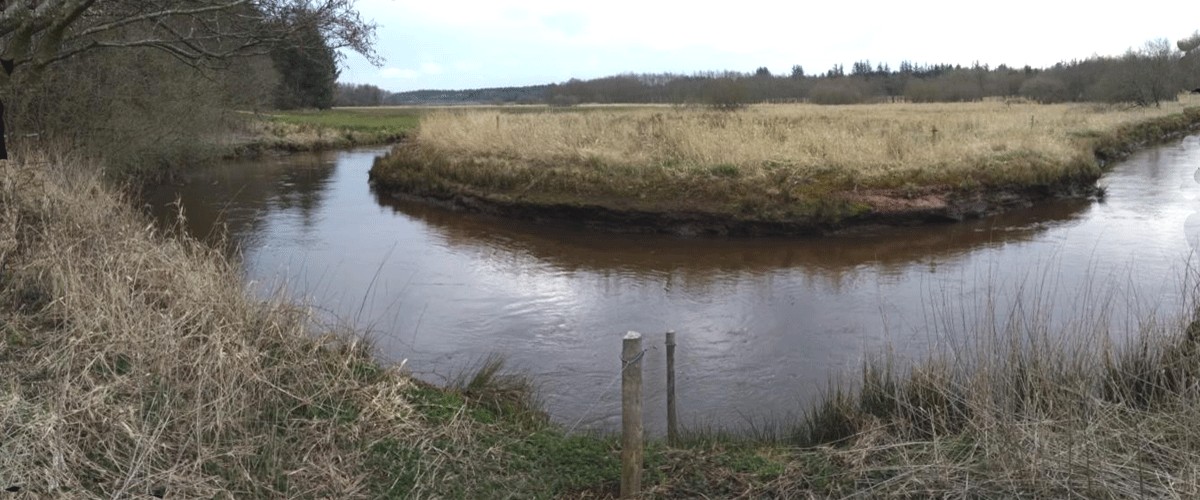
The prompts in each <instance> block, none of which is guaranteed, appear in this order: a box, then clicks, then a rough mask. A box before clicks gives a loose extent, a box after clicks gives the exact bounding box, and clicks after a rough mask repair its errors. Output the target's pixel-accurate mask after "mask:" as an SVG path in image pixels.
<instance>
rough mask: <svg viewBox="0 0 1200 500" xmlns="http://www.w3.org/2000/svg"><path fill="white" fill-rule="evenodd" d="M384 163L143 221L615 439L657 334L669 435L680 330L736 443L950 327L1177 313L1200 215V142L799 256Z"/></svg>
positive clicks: (683, 400)
mask: <svg viewBox="0 0 1200 500" xmlns="http://www.w3.org/2000/svg"><path fill="white" fill-rule="evenodd" d="M382 152H383V150H381V149H367V150H357V151H350V152H342V153H332V154H326V155H296V156H288V157H283V158H275V159H268V160H264V161H259V162H252V163H246V162H242V163H231V164H228V165H224V166H222V167H221V168H218V169H214V170H213V171H211V172H205V173H203V174H199V175H197V176H196V178H194V179H191V181H190V182H189V183H187V184H185V185H182V186H164V187H163V188H162V189H161V190H159V191H156V192H154V193H151V195H150V196H149V197H148V198H147V202H148V203H149V204H150V205H152V206H153V207H155V209H156V213H158V214H159V217H161V218H162V220H163V221H164V223H168V222H169V221H171V220H173V214H174V213H175V211H174V210H173V208H172V207H171V204H172V201H173V200H175V199H176V198H177V197H178V198H179V199H180V201H181V203H182V205H183V207H184V211H185V213H186V215H187V221H186V227H187V229H188V230H189V231H190V232H191V233H192V234H196V235H201V236H204V235H208V234H211V233H212V232H213V231H214V230H213V229H212V228H213V227H214V225H217V226H220V225H223V226H224V227H225V228H227V234H228V239H229V242H230V243H231V244H232V245H234V246H236V247H237V248H240V249H241V252H242V254H243V256H244V259H245V261H246V263H247V266H246V267H247V274H248V279H251V280H255V281H257V282H260V283H265V284H266V285H265V286H266V287H268V288H270V287H273V286H276V285H279V284H282V285H283V286H286V289H287V290H289V291H290V292H291V293H293V294H297V295H303V296H305V297H308V298H310V299H311V300H313V301H314V302H315V303H316V304H318V305H319V306H321V307H322V308H324V309H326V310H328V311H329V312H330V313H331V314H332V315H334V316H336V317H338V318H341V319H344V320H348V321H355V322H357V323H359V324H360V325H363V326H365V327H368V328H369V329H370V330H371V331H372V332H373V335H374V337H375V339H376V341H377V344H378V346H379V348H380V350H381V355H382V356H383V357H385V358H387V359H392V360H399V359H408V360H409V363H408V366H409V367H411V368H412V369H413V370H414V371H415V372H416V373H417V374H418V375H420V376H422V377H426V378H429V379H433V380H435V381H438V380H439V379H443V378H448V377H453V376H455V375H457V373H458V371H459V370H461V369H462V368H463V367H464V366H466V365H469V364H471V363H473V362H477V361H478V360H480V359H482V358H484V357H485V356H486V355H488V354H489V353H500V354H504V355H506V356H507V357H508V358H509V360H510V363H512V364H513V365H515V366H516V367H518V368H520V369H522V370H524V371H526V372H528V373H531V374H532V375H533V376H534V378H535V379H536V380H537V381H538V382H539V383H540V384H541V386H542V392H543V399H544V400H545V401H546V403H547V405H548V407H549V409H550V410H551V411H552V413H553V414H554V416H555V417H556V418H558V419H559V420H560V421H562V422H564V423H567V424H568V425H571V424H574V423H576V422H579V423H580V427H604V428H612V427H614V426H615V419H617V418H619V417H618V416H619V408H618V406H617V405H618V402H617V398H616V397H615V395H616V392H615V391H616V390H617V389H616V385H615V377H616V375H617V370H618V368H619V366H620V365H619V363H620V362H619V354H620V338H621V336H622V335H623V334H624V333H625V332H626V331H627V330H638V331H641V332H643V333H645V334H646V335H647V337H646V338H647V342H648V344H647V345H648V346H650V347H651V351H650V352H649V353H648V355H647V357H646V369H647V372H646V375H645V377H646V381H647V383H646V388H645V391H646V392H645V393H646V409H647V419H648V423H649V424H648V425H649V428H650V431H651V432H656V433H657V432H661V427H662V424H661V422H662V421H663V416H662V415H663V413H664V409H663V408H662V406H663V395H662V391H663V386H664V382H663V380H664V378H665V375H664V374H663V373H662V370H663V366H662V365H663V361H662V358H663V350H662V347H661V344H662V332H665V331H666V330H676V331H677V332H679V338H678V343H679V347H678V349H677V358H678V361H677V371H678V374H677V380H678V386H679V405H680V409H681V410H680V412H681V413H680V414H681V418H682V420H683V421H684V422H698V423H701V424H705V425H714V424H718V425H725V426H729V427H734V428H736V427H740V426H742V425H745V424H746V422H747V421H748V420H749V419H754V418H763V417H771V416H782V415H786V414H789V413H794V412H796V411H799V410H800V409H802V408H803V406H804V404H805V402H806V401H808V400H810V398H811V397H812V395H813V394H815V392H816V391H817V390H818V389H820V388H821V387H823V385H824V382H825V380H826V378H827V377H828V376H829V375H830V374H835V373H841V372H845V371H848V370H853V369H855V368H856V367H857V365H858V363H859V362H860V361H861V360H862V359H863V357H864V356H867V355H870V354H871V353H874V352H878V351H880V350H881V349H884V348H885V347H887V346H891V348H892V349H894V350H895V351H896V352H897V353H900V354H902V355H908V356H912V357H919V356H923V355H925V354H926V353H928V352H930V351H932V350H937V349H941V348H944V341H945V338H944V337H939V335H945V334H947V332H951V331H954V330H955V327H953V325H950V324H951V323H955V322H958V323H971V322H974V321H979V320H980V318H991V317H992V315H996V314H999V315H1003V314H1005V311H1008V310H1011V308H1013V307H1016V306H1015V305H1014V304H1018V302H1019V301H1018V299H1017V297H1018V296H1020V295H1021V294H1035V295H1037V296H1038V297H1040V299H1039V300H1037V301H1036V302H1035V304H1036V305H1037V307H1039V308H1040V309H1039V311H1040V312H1039V314H1043V313H1044V314H1047V315H1048V316H1047V317H1048V318H1050V319H1049V320H1050V321H1057V322H1064V323H1065V322H1070V321H1072V319H1071V317H1072V316H1071V315H1072V314H1074V313H1077V312H1078V310H1079V309H1080V308H1081V307H1083V308H1086V307H1089V305H1088V304H1082V305H1081V304H1080V301H1081V300H1082V301H1087V300H1092V299H1088V298H1084V299H1081V298H1080V297H1088V296H1100V295H1103V296H1104V297H1105V300H1109V301H1111V302H1112V303H1114V304H1122V305H1124V304H1132V305H1134V306H1135V307H1141V308H1149V307H1154V308H1156V310H1158V311H1159V312H1164V313H1169V312H1171V311H1174V310H1177V308H1178V306H1179V304H1180V303H1181V302H1182V300H1181V298H1180V293H1179V290H1178V288H1179V285H1178V284H1177V283H1178V281H1176V280H1173V279H1168V278H1169V277H1171V276H1176V275H1179V274H1181V273H1182V267H1183V265H1184V264H1185V263H1186V260H1187V258H1188V255H1189V247H1188V245H1187V243H1186V241H1187V239H1186V237H1185V226H1186V223H1185V221H1186V220H1187V219H1188V217H1189V215H1192V214H1194V213H1197V212H1198V210H1197V209H1198V208H1200V202H1198V201H1196V200H1197V196H1196V194H1198V193H1200V184H1197V182H1196V181H1194V180H1193V179H1192V176H1193V174H1194V173H1195V171H1196V169H1197V166H1200V144H1198V142H1197V140H1196V139H1195V138H1189V139H1188V140H1186V141H1184V142H1183V143H1182V144H1176V145H1171V146H1165V147H1162V148H1158V149H1155V150H1152V151H1149V152H1146V153H1144V154H1141V155H1138V156H1136V157H1134V158H1132V159H1130V160H1129V161H1128V162H1125V163H1123V164H1121V165H1119V166H1117V168H1116V170H1115V171H1114V172H1113V173H1112V174H1109V175H1108V176H1107V177H1106V178H1105V180H1104V181H1103V182H1102V183H1103V184H1105V185H1106V186H1107V189H1108V197H1107V199H1106V201H1104V202H1099V203H1097V202H1091V201H1087V200H1064V201H1055V202H1049V203H1045V204H1041V205H1039V206H1037V207H1034V208H1031V209H1026V210H1018V211H1013V212H1008V213H1006V214H1003V215H1001V216H998V217H994V218H990V219H985V220H979V221H971V222H968V223H962V224H950V225H939V226H922V227H909V228H896V229H894V230H889V231H886V232H884V233H881V234H872V235H845V236H835V237H826V238H792V239H789V238H774V239H696V238H683V237H671V236H653V235H632V234H631V235H619V234H618V235H614V234H596V233H589V232H586V231H582V230H573V229H567V228H553V227H545V226H540V225H536V224H530V223H523V222H516V221H507V220H499V219H495V218H489V217H485V216H480V215H474V214H464V213H456V212H452V211H447V210H443V209H438V208H432V207H428V206H424V205H420V204H413V203H408V202H404V201H400V200H395V199H390V198H388V197H386V196H381V195H379V194H375V193H372V192H371V190H370V188H369V187H368V184H367V170H368V169H369V168H370V165H371V162H372V160H373V159H374V157H375V156H376V155H379V154H382ZM1100 288H1103V290H1099V289H1100ZM1083 291H1086V294H1085V293H1084V292H1083ZM1087 294H1091V295H1087ZM1092 306H1093V307H1094V305H1092ZM1021 307H1026V306H1025V305H1021ZM1042 310H1044V311H1042ZM1137 312H1138V311H1134V314H1137ZM1115 314H1117V315H1118V316H1119V315H1120V314H1122V313H1121V312H1116V313H1115ZM1116 319H1117V321H1115V322H1114V324H1132V323H1130V322H1124V323H1123V322H1122V321H1120V319H1121V318H1120V317H1117V318H1116ZM948 325H949V326H948ZM958 333H959V334H961V332H958ZM1112 333H1113V334H1114V335H1119V334H1121V333H1123V332H1119V331H1114V332H1112Z"/></svg>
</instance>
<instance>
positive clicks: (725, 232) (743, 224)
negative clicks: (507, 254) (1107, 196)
mask: <svg viewBox="0 0 1200 500" xmlns="http://www.w3.org/2000/svg"><path fill="white" fill-rule="evenodd" d="M371 190H372V192H373V193H375V195H376V196H377V197H379V198H381V199H385V200H386V199H388V198H391V199H398V200H407V201H418V202H422V203H427V204H432V205H436V206H440V207H442V208H446V209H450V210H456V211H469V212H475V213H481V214H485V215H489V216H494V217H505V218H515V219H521V220H527V221H532V222H536V223H539V224H552V225H556V226H560V227H579V228H586V229H589V230H597V231H608V232H618V233H643V234H655V233H657V234H673V235H680V236H750V237H761V236H822V235H828V234H836V233H841V232H850V231H853V232H869V231H870V230H872V229H874V228H879V227H881V226H911V225H918V224H930V223H933V224H936V223H953V222H961V221H964V220H968V219H975V218H980V217H986V216H990V215H994V214H997V213H1000V212H1003V211H1005V210H1010V209H1013V208H1020V207H1028V206H1030V205H1032V204H1033V203H1035V202H1037V201H1040V200H1045V199H1048V198H1053V197H1067V196H1072V197H1085V196H1094V195H1096V194H1097V191H1098V190H1097V188H1096V187H1095V180H1091V181H1090V182H1071V183H1063V184H1060V185H1055V186H1030V187H1009V188H1003V189H993V190H986V191H978V192H948V191H947V192H933V191H929V192H926V193H923V194H920V195H916V196H914V195H909V194H907V193H904V194H902V193H898V192H895V191H893V190H875V191H862V192H860V193H845V194H844V199H845V200H846V202H847V204H845V205H844V206H851V207H852V206H870V207H872V208H871V209H870V210H865V211H861V212H860V213H857V214H852V215H846V216H840V217H839V216H835V215H829V216H825V217H820V216H808V217H798V218H794V219H790V220H762V219H755V218H748V217H738V216H736V215H731V214H722V213H713V212H701V211H648V210H631V209H615V208H610V207H605V206H600V205H592V204H586V203H584V204H577V205H572V204H566V203H554V204H535V203H525V202H520V201H515V202H514V201H506V200H493V199H487V198H484V197H481V196H473V195H467V194H450V195H417V194H412V193H408V192H405V191H403V190H397V189H390V188H388V187H386V186H382V185H380V184H379V183H376V182H372V185H371Z"/></svg>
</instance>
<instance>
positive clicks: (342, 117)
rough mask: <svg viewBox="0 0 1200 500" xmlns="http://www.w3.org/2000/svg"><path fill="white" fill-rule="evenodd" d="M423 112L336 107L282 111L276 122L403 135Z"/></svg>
mask: <svg viewBox="0 0 1200 500" xmlns="http://www.w3.org/2000/svg"><path fill="white" fill-rule="evenodd" d="M421 113H422V111H420V110H418V109H414V108H334V109H328V110H322V111H280V112H276V113H275V114H273V115H271V117H270V119H271V120H273V121H278V122H283V123H290V124H293V125H317V126H323V127H330V128H335V129H345V130H355V131H360V132H372V133H376V134H380V135H404V134H406V133H408V132H410V131H412V130H413V129H415V128H416V127H417V123H418V121H419V120H420V117H421Z"/></svg>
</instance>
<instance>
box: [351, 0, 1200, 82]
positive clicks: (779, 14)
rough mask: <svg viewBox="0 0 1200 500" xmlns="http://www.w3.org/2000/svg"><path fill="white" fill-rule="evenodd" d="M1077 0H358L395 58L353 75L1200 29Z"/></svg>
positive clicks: (599, 65) (677, 69)
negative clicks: (818, 0)
mask: <svg viewBox="0 0 1200 500" xmlns="http://www.w3.org/2000/svg"><path fill="white" fill-rule="evenodd" d="M1070 4H1072V5H1067V2H1059V1H1057V0H1037V1H1030V0H1001V1H995V2H962V1H959V0H955V1H937V2H919V1H917V2H913V1H907V2H906V1H897V2H889V3H884V2H876V1H873V0H869V1H868V0H858V1H844V0H828V1H825V2H814V1H812V0H807V1H794V0H793V1H788V0H770V1H758V0H727V1H724V2H696V1H691V2H682V1H672V2H656V1H654V0H633V1H629V0H607V1H592V2H586V3H580V2H564V1H561V0H559V1H543V0H538V1H530V2H509V1H504V0H497V1H485V2H456V1H452V0H451V1H428V0H422V1H408V0H358V2H357V6H358V9H359V12H361V13H362V15H363V17H364V18H365V19H369V20H374V21H375V22H376V23H378V24H379V30H378V32H377V35H378V39H377V41H376V49H377V50H378V52H379V54H380V55H381V56H383V58H384V59H385V61H384V63H383V66H382V67H374V66H371V65H370V64H369V63H367V62H366V60H364V59H363V58H362V57H360V56H358V55H349V56H348V57H346V59H345V60H344V61H343V67H342V73H341V77H340V78H339V81H341V82H346V83H369V84H372V85H376V86H378V87H381V88H383V89H385V90H389V91H393V92H402V91H407V90H420V89H467V88H481V87H508V86H522V85H534V84H542V83H561V82H565V81H567V80H569V79H571V78H579V79H584V80H586V79H589V78H596V77H601V76H609V75H615V74H619V73H629V72H633V73H663V72H671V73H684V74H691V73H694V72H697V71H723V70H733V71H742V72H752V71H754V70H755V69H756V68H758V67H760V66H766V67H767V68H768V69H770V70H771V72H772V73H774V74H788V73H790V72H791V68H792V65H795V64H799V65H801V66H803V67H804V70H805V73H807V74H814V73H823V72H825V71H826V70H828V69H829V68H830V67H832V66H833V65H834V64H843V65H845V67H846V70H847V71H849V69H850V66H851V65H852V64H853V63H854V62H855V61H859V60H864V59H869V60H870V61H871V63H872V64H877V63H880V62H883V63H887V64H888V65H890V66H891V67H892V68H893V69H894V68H895V67H896V66H898V65H899V63H900V61H902V60H906V59H907V60H909V61H913V62H917V63H930V64H933V63H949V64H962V65H970V64H971V63H972V62H974V61H979V62H980V63H985V64H988V65H990V66H992V67H995V66H997V65H999V64H1007V65H1009V66H1014V67H1021V66H1024V65H1026V64H1028V65H1030V66H1033V67H1046V66H1050V65H1053V64H1054V63H1056V62H1059V61H1064V60H1071V59H1084V58H1087V57H1089V56H1091V55H1093V54H1099V55H1119V54H1122V53H1124V52H1125V51H1126V50H1127V49H1129V48H1131V47H1135V48H1136V47H1140V46H1142V45H1143V44H1144V43H1145V42H1146V41H1147V40H1150V39H1153V38H1167V39H1169V40H1171V42H1172V43H1174V41H1175V40H1178V39H1180V38H1183V37H1185V36H1187V35H1189V34H1191V33H1192V32H1194V31H1195V30H1197V29H1200V4H1197V3H1196V2H1194V1H1193V2H1184V1H1176V0H1170V1H1165V2H1145V1H1142V2H1129V1H1122V2H1106V1H1093V2H1088V3H1083V2H1074V1H1073V2H1070ZM715 5H723V6H724V7H721V8H714V7H711V6H715ZM967 5H969V6H967ZM982 5H994V6H996V8H994V9H989V8H981V7H980V6H982ZM706 6H708V7H706Z"/></svg>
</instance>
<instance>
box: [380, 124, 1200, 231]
mask: <svg viewBox="0 0 1200 500" xmlns="http://www.w3.org/2000/svg"><path fill="white" fill-rule="evenodd" d="M1197 130H1200V108H1188V109H1185V110H1184V112H1182V113H1179V114H1175V115H1169V116H1165V117H1160V118H1155V119H1151V120H1147V121H1144V122H1140V123H1136V124H1132V125H1128V126H1124V127H1120V128H1119V129H1117V130H1115V131H1113V132H1110V133H1106V134H1098V133H1086V134H1083V135H1081V136H1080V140H1081V141H1087V142H1086V143H1085V145H1084V146H1083V147H1084V148H1085V149H1086V148H1090V149H1091V150H1092V152H1093V156H1094V159H1093V160H1091V161H1090V163H1091V165H1093V166H1094V167H1090V168H1083V169H1067V171H1068V172H1071V173H1069V174H1066V177H1064V178H1059V179H1052V180H1049V181H1048V182H1043V183H1040V184H1036V185H1013V184H1008V185H989V184H979V185H977V186H975V187H970V188H962V187H946V186H917V187H910V188H907V189H857V190H853V191H833V192H829V193H826V194H825V195H824V196H823V197H822V199H820V200H816V201H815V206H816V208H815V209H812V208H810V209H809V212H811V215H800V216H792V217H778V216H771V215H767V216H762V215H759V214H757V213H750V214H737V213H730V212H728V211H720V210H712V211H709V210H673V209H664V210H654V209H641V208H627V207H626V205H628V203H624V202H623V200H615V201H611V202H610V201H607V200H606V201H593V200H585V199H580V200H569V201H557V200H556V201H540V200H529V199H527V198H523V197H515V198H514V197H512V196H508V195H505V194H498V193H490V192H482V190H479V189H476V188H473V187H472V186H465V185H462V184H457V183H455V182H453V181H452V180H447V179H443V178H437V179H436V180H434V181H428V182H424V181H418V182H413V181H412V179H411V178H410V179H406V180H405V181H402V182H393V181H392V180H391V179H392V178H393V176H391V175H388V174H389V172H388V171H389V169H403V168H411V167H409V166H406V165H411V164H412V162H413V160H412V159H406V161H402V162H399V163H392V164H388V161H387V159H388V157H385V158H383V159H380V160H376V163H375V166H374V167H373V168H372V169H371V173H370V182H371V184H372V189H373V190H374V191H375V192H376V193H377V194H378V195H380V196H390V197H395V198H401V199H411V200H418V201H423V202H427V203H432V204H436V205H439V206H443V207H447V208H450V209H454V210H467V211H473V212H479V213H483V214H487V215H493V216H499V217H511V218H517V219H524V220H530V221H535V222H538V223H551V224H559V225H567V226H576V227H586V228H588V229H595V230H603V231H613V232H635V233H663V234H677V235H686V236H810V235H825V234H831V233H836V232H842V231H846V230H855V231H859V230H869V229H870V228H871V227H877V226H904V225H917V224H926V223H947V222H958V221H963V220H967V219H973V218H980V217H985V216H990V215H994V214H997V213H1000V212H1003V211H1005V210H1010V209H1013V208H1019V207H1027V206H1030V205H1032V204H1033V203H1035V202H1037V201H1040V200H1044V199H1047V198H1054V197H1089V196H1096V195H1099V194H1101V192H1100V190H1099V189H1098V188H1097V187H1096V181H1097V180H1099V178H1100V176H1101V173H1102V172H1103V169H1104V167H1105V166H1106V165H1109V164H1111V163H1112V162H1113V161H1116V160H1120V159H1122V158H1124V157H1126V156H1128V155H1129V154H1130V153H1132V152H1134V151H1136V150H1137V149H1139V148H1142V147H1146V146H1148V145H1152V144H1156V143H1161V142H1165V141H1170V140H1173V139H1178V138H1180V137H1183V136H1186V135H1188V134H1190V133H1194V132H1195V131H1197ZM392 154H393V155H395V154H400V155H403V154H407V153H406V152H405V149H402V148H398V149H397V150H396V151H394V152H393V153H392ZM389 156H391V155H389ZM416 161H418V162H419V160H416ZM1080 161H1081V162H1084V163H1089V161H1088V160H1086V159H1081V160H1080ZM397 165H399V166H397ZM419 168H421V169H423V170H426V171H427V172H428V171H436V166H432V167H429V168H426V167H419ZM435 175H436V174H435ZM633 198H636V196H631V199H633Z"/></svg>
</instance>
